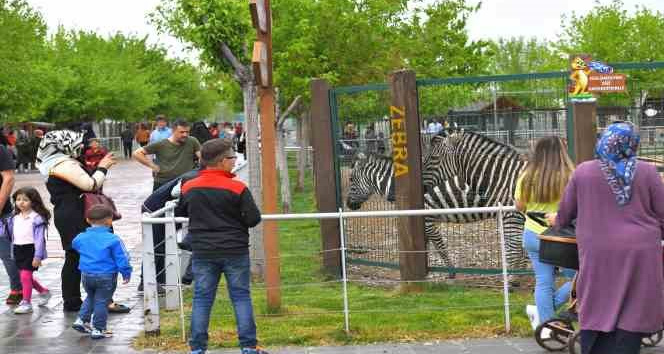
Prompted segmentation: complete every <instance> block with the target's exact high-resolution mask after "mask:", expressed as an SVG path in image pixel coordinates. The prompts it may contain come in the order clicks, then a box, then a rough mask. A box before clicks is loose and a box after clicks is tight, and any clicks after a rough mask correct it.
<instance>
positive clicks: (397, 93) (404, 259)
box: [390, 70, 427, 291]
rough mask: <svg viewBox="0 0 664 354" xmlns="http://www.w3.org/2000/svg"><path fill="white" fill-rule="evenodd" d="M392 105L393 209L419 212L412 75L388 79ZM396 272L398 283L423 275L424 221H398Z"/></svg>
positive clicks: (419, 158) (409, 72) (419, 166)
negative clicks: (399, 277)
mask: <svg viewBox="0 0 664 354" xmlns="http://www.w3.org/2000/svg"><path fill="white" fill-rule="evenodd" d="M390 88H391V93H392V105H391V106H390V122H391V123H390V125H391V131H392V135H391V138H392V159H393V162H394V182H395V197H396V203H397V208H398V209H401V210H404V209H423V208H424V189H423V186H422V149H421V146H420V142H421V139H420V118H419V112H418V97H417V84H416V81H415V72H414V71H412V70H400V71H397V72H394V73H393V74H392V75H391V76H390ZM399 249H400V251H401V253H400V255H399V269H400V271H401V280H404V281H420V280H424V279H425V277H426V274H427V254H426V239H425V236H424V218H423V217H422V216H408V217H400V218H399ZM402 289H403V290H406V291H409V290H420V289H422V286H421V283H410V284H409V283H404V285H403V286H402Z"/></svg>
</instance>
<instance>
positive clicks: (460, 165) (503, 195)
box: [346, 132, 527, 275]
mask: <svg viewBox="0 0 664 354" xmlns="http://www.w3.org/2000/svg"><path fill="white" fill-rule="evenodd" d="M524 166H525V162H524V161H522V160H521V159H520V157H519V154H518V153H517V152H516V150H515V149H514V148H512V147H510V146H508V145H505V144H501V143H499V142H496V141H494V140H492V139H489V138H487V137H484V136H482V135H479V134H476V133H472V132H458V133H453V134H451V135H449V136H446V135H438V136H435V137H434V138H433V139H432V140H431V146H430V147H429V149H428V151H427V154H426V155H425V157H424V168H423V179H424V189H425V193H424V204H425V208H427V209H446V208H467V207H485V206H495V205H498V203H502V204H503V205H512V204H513V200H512V195H513V193H514V187H515V183H516V179H517V177H518V175H519V173H520V172H521V170H522V168H523V167H524ZM392 176H393V165H392V160H391V158H389V157H385V156H377V155H369V156H368V157H364V156H362V155H360V156H359V158H358V159H357V160H356V161H355V163H354V165H353V170H352V172H351V179H350V182H351V184H350V190H349V193H348V198H347V201H346V205H347V206H348V207H349V208H350V209H352V210H357V209H359V208H360V207H361V205H362V203H364V202H365V201H366V200H367V199H368V198H369V196H370V195H372V194H379V195H381V196H384V197H386V198H387V200H388V201H394V179H393V177H392ZM495 216H496V215H495V214H463V215H430V216H425V218H424V222H425V225H424V227H425V230H424V232H425V235H426V237H427V240H429V241H431V242H432V243H433V245H434V246H435V247H436V250H437V251H438V252H439V254H440V256H441V258H442V259H443V262H444V263H445V265H446V266H447V267H454V265H453V264H452V262H451V260H450V258H449V252H448V246H447V235H444V234H443V233H442V231H443V230H441V228H440V222H455V223H470V222H476V221H480V220H485V219H488V218H495ZM503 221H504V232H505V239H506V250H507V261H508V265H509V266H510V267H511V268H513V269H515V268H522V267H525V266H526V264H527V262H526V259H525V257H524V256H523V251H522V247H521V234H522V233H523V223H524V218H523V216H522V215H521V214H520V213H518V212H510V213H505V214H504V217H503ZM451 275H452V274H451Z"/></svg>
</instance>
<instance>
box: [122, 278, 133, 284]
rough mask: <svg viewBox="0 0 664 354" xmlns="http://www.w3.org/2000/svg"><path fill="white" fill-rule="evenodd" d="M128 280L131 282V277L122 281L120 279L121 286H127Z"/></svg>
mask: <svg viewBox="0 0 664 354" xmlns="http://www.w3.org/2000/svg"><path fill="white" fill-rule="evenodd" d="M129 280H131V277H128V278H123V279H122V284H123V285H127V284H129Z"/></svg>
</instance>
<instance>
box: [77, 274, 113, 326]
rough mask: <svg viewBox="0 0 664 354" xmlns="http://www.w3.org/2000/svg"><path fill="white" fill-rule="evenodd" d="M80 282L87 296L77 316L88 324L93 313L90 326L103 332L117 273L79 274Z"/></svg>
mask: <svg viewBox="0 0 664 354" xmlns="http://www.w3.org/2000/svg"><path fill="white" fill-rule="evenodd" d="M81 280H82V282H83V289H85V292H86V293H87V294H88V296H87V297H86V298H85V301H83V306H81V311H80V312H79V314H78V316H79V317H80V318H81V320H83V322H90V317H91V316H92V313H93V312H94V315H95V316H94V323H93V324H92V326H93V327H94V328H96V329H98V330H100V331H103V330H105V329H106V319H107V318H108V303H109V301H110V300H111V298H112V297H113V293H114V292H115V288H116V287H117V285H118V275H117V273H116V274H86V273H81Z"/></svg>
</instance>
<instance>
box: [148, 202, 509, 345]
mask: <svg viewBox="0 0 664 354" xmlns="http://www.w3.org/2000/svg"><path fill="white" fill-rule="evenodd" d="M174 208H175V203H174V202H169V203H168V204H167V205H166V207H164V208H162V209H160V210H158V211H156V212H154V213H151V214H147V213H146V214H144V216H143V218H142V221H141V227H142V232H143V277H144V313H145V332H146V333H159V328H160V324H159V311H160V307H159V306H160V303H159V296H158V283H157V273H156V267H155V245H154V242H153V237H152V236H153V235H152V227H151V225H152V224H165V227H166V234H165V239H164V241H163V242H164V243H165V254H164V255H163V256H164V257H165V258H166V259H165V269H164V270H163V271H164V272H165V273H166V284H165V285H164V287H165V290H166V294H165V301H164V305H165V306H164V307H165V309H166V310H175V309H179V311H180V321H181V327H182V338H183V340H185V339H186V333H185V313H184V303H183V296H182V284H181V273H182V269H184V268H185V267H186V265H187V263H188V252H186V251H182V250H180V249H179V248H178V245H177V242H178V232H177V231H176V229H177V227H176V225H178V224H179V225H181V226H182V228H181V229H180V232H179V234H180V235H185V234H186V232H187V224H188V219H187V218H182V217H175V216H174ZM511 211H515V208H514V207H513V206H501V205H499V206H497V207H484V208H462V209H429V210H390V211H366V212H343V211H342V210H341V209H340V210H339V211H338V212H335V213H301V214H273V215H263V220H276V221H286V220H298V219H314V220H321V219H338V220H339V224H340V244H341V248H340V249H338V250H331V251H340V254H341V272H342V274H341V280H340V281H341V283H342V289H341V297H342V298H343V318H344V323H343V326H344V329H345V331H346V332H348V331H349V326H350V312H351V311H350V310H349V298H348V287H347V286H348V282H349V279H348V268H347V267H348V263H347V261H346V252H347V249H346V245H345V235H344V222H345V220H347V219H350V218H368V217H400V216H423V215H443V214H470V213H478V214H482V213H496V214H497V228H498V233H499V236H500V254H501V264H502V297H503V304H502V307H503V308H504V314H505V330H506V332H510V329H511V326H510V301H509V277H508V269H507V259H506V249H505V236H504V232H503V214H504V213H505V212H511Z"/></svg>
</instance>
